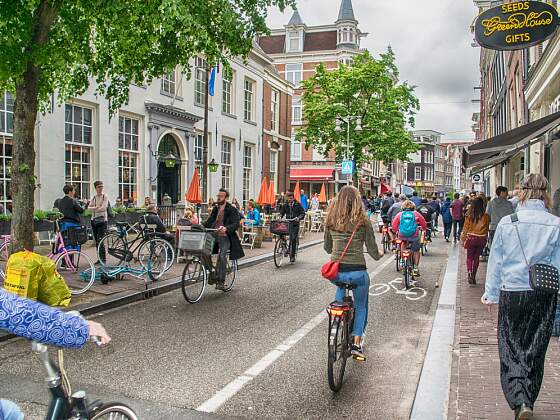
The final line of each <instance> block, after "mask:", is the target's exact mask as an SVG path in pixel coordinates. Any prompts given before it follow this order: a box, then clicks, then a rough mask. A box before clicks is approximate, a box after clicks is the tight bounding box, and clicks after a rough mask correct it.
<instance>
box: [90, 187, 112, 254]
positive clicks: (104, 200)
mask: <svg viewBox="0 0 560 420" xmlns="http://www.w3.org/2000/svg"><path fill="white" fill-rule="evenodd" d="M93 186H94V188H95V196H94V197H93V198H92V199H91V201H90V202H89V206H88V210H90V211H91V230H92V231H93V239H94V240H95V247H96V248H97V247H98V246H99V242H101V239H103V237H104V236H105V233H106V232H107V225H108V222H109V208H110V204H109V197H108V196H107V194H105V193H104V192H103V188H104V186H103V182H102V181H95V182H94V183H93ZM98 252H99V255H98V257H99V260H100V261H103V262H105V248H98ZM98 262H99V261H98Z"/></svg>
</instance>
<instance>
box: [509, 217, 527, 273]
mask: <svg viewBox="0 0 560 420" xmlns="http://www.w3.org/2000/svg"><path fill="white" fill-rule="evenodd" d="M510 219H511V222H512V223H513V227H514V228H515V232H516V233H517V239H518V240H519V247H520V248H521V253H522V254H523V259H524V260H525V265H526V266H527V268H530V267H529V261H527V256H526V255H525V251H524V250H523V241H522V240H521V235H520V234H519V228H518V227H517V225H518V223H519V216H517V214H516V213H513V214H511V215H510Z"/></svg>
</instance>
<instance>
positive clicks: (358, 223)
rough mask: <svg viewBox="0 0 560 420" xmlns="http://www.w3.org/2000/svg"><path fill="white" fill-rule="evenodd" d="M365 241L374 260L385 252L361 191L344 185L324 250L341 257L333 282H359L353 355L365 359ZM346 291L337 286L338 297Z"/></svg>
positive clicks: (335, 258) (333, 258)
mask: <svg viewBox="0 0 560 420" xmlns="http://www.w3.org/2000/svg"><path fill="white" fill-rule="evenodd" d="M364 245H365V246H366V249H367V252H368V254H369V255H370V256H371V257H372V258H373V259H374V260H379V259H380V258H381V257H382V256H383V251H380V250H379V249H378V248H377V244H376V243H375V235H374V234H373V227H372V225H371V222H370V221H369V219H368V218H367V214H366V213H365V212H364V208H363V205H362V200H361V198H360V193H359V191H358V190H357V189H356V188H355V187H352V186H345V187H342V189H341V190H340V192H339V194H338V197H337V200H336V201H335V202H334V204H333V206H332V208H331V209H330V211H329V213H328V215H327V219H326V221H325V241H324V245H323V246H324V249H325V251H326V252H327V253H328V254H330V255H331V261H339V259H340V266H339V270H338V276H337V277H336V279H335V280H334V281H333V283H334V284H336V283H350V284H353V285H355V286H357V287H356V289H354V290H353V291H352V295H353V297H354V304H355V307H356V315H355V319H354V327H353V331H352V336H353V337H354V343H353V344H352V349H351V353H352V355H353V356H357V357H360V358H362V357H363V360H365V356H364V351H363V342H362V337H363V336H364V333H365V330H366V326H367V320H368V296H369V281H370V279H369V274H368V271H367V266H366V260H365V258H364ZM345 248H346V252H345V253H344V249H345ZM343 254H344V255H343ZM342 255H343V256H342ZM341 256H342V259H341ZM344 294H345V289H344V288H343V287H338V288H337V290H336V300H337V301H340V302H342V301H343V300H344Z"/></svg>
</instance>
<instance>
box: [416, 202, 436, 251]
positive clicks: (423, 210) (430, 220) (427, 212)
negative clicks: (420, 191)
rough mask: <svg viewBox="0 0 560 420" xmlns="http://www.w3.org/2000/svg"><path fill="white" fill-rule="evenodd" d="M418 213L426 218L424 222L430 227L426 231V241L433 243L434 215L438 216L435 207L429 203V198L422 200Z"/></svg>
mask: <svg viewBox="0 0 560 420" xmlns="http://www.w3.org/2000/svg"><path fill="white" fill-rule="evenodd" d="M418 213H420V214H421V215H422V216H423V217H424V220H425V221H426V224H427V225H428V229H426V241H428V242H431V240H432V229H433V226H434V214H436V212H435V211H434V209H433V207H432V206H431V205H430V204H429V203H428V199H427V198H423V199H422V203H421V204H420V206H419V207H418Z"/></svg>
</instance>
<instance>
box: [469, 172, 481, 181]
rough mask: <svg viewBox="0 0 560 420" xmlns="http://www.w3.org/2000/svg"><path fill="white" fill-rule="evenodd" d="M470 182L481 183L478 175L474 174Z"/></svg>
mask: <svg viewBox="0 0 560 420" xmlns="http://www.w3.org/2000/svg"><path fill="white" fill-rule="evenodd" d="M471 181H472V182H481V181H482V177H481V176H480V174H474V175H473V176H471Z"/></svg>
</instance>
